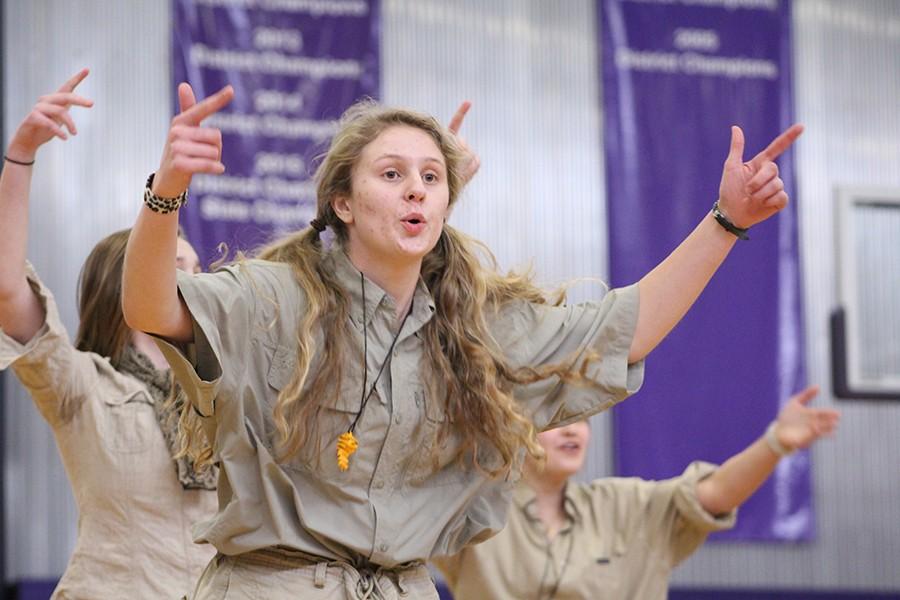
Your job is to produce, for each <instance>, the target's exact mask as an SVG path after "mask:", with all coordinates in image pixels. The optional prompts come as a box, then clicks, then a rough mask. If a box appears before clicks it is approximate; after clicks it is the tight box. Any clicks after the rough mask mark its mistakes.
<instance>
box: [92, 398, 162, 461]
mask: <svg viewBox="0 0 900 600" xmlns="http://www.w3.org/2000/svg"><path fill="white" fill-rule="evenodd" d="M100 413H101V414H100V415H98V417H99V418H98V421H99V425H100V429H101V439H102V441H103V445H104V446H106V447H107V448H108V449H109V450H111V451H113V452H116V453H124V454H133V453H139V452H145V451H147V449H149V448H150V447H151V445H153V443H154V442H160V441H161V440H162V431H161V429H160V427H159V422H158V421H157V418H156V410H155V409H154V407H153V400H152V398H150V396H149V394H147V392H145V391H142V390H139V391H137V392H133V393H131V394H127V395H123V396H119V397H115V398H105V399H104V401H103V403H102V404H101V410H100Z"/></svg>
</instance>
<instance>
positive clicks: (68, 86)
mask: <svg viewBox="0 0 900 600" xmlns="http://www.w3.org/2000/svg"><path fill="white" fill-rule="evenodd" d="M88 73H90V71H89V70H88V69H82V70H80V71H78V72H77V73H75V74H74V75H72V77H70V78H69V80H68V81H66V82H65V83H64V84H62V85H61V86H60V87H59V90H58V91H60V92H71V91H73V90H74V89H75V88H76V87H78V84H79V83H81V82H82V81H84V78H85V77H87V76H88Z"/></svg>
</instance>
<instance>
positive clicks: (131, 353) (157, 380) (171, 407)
mask: <svg viewBox="0 0 900 600" xmlns="http://www.w3.org/2000/svg"><path fill="white" fill-rule="evenodd" d="M118 370H119V371H121V372H122V373H127V374H128V375H131V376H132V377H134V378H135V379H138V380H140V381H142V382H143V383H144V384H145V385H146V386H147V390H148V391H149V392H150V396H151V397H152V398H153V409H154V410H155V411H156V420H157V421H158V422H159V428H160V429H162V433H163V437H164V438H165V440H166V446H168V448H169V453H170V454H171V456H172V460H173V461H174V462H175V472H176V474H177V475H178V481H180V482H181V485H182V487H184V489H186V490H214V489H216V479H217V478H218V469H217V468H216V467H214V466H210V467H206V468H203V469H196V468H195V467H194V462H193V461H192V460H191V459H190V458H189V457H187V456H181V457H179V458H175V455H176V454H177V453H178V418H179V416H180V415H181V409H182V407H184V403H185V402H186V401H187V398H186V397H185V395H184V391H183V390H182V389H181V386H179V385H177V384H175V393H174V397H173V398H170V396H171V395H172V385H173V383H174V380H173V377H172V376H171V374H170V372H169V371H168V370H162V371H161V370H159V369H156V368H155V367H154V366H153V363H152V362H150V359H149V358H147V357H146V356H145V355H143V354H141V353H140V352H138V351H137V350H136V349H135V348H134V346H128V347H127V348H126V349H125V352H124V353H123V354H122V359H121V361H119V368H118Z"/></svg>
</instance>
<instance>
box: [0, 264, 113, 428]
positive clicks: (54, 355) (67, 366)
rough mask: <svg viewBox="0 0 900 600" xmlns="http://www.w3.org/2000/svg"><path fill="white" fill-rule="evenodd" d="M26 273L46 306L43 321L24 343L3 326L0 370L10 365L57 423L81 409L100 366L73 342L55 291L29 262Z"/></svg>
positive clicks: (46, 415)
mask: <svg viewBox="0 0 900 600" xmlns="http://www.w3.org/2000/svg"><path fill="white" fill-rule="evenodd" d="M26 276H27V278H28V284H29V285H30V286H31V289H32V290H33V291H34V294H35V296H37V298H38V301H39V302H40V303H41V306H42V307H43V309H44V314H45V317H44V323H43V325H41V328H40V329H38V331H37V333H35V334H34V336H33V337H32V338H31V339H30V340H28V342H26V343H25V344H21V343H19V342H18V341H16V340H14V339H13V338H11V337H10V336H8V335H7V334H6V333H5V332H4V331H3V330H2V329H0V370H4V369H7V368H9V367H10V366H11V367H12V369H13V371H14V372H15V373H16V377H18V378H19V381H20V382H21V383H22V385H23V386H24V387H25V389H26V390H28V393H29V394H30V395H31V398H32V400H33V401H34V403H35V405H36V406H37V408H38V411H40V413H41V416H43V417H44V419H46V420H47V422H48V423H50V425H52V426H56V425H59V424H61V423H63V422H66V421H68V419H69V418H70V417H71V416H72V415H73V414H74V413H75V411H77V410H78V407H79V406H80V404H81V403H82V402H83V401H84V398H85V397H86V395H87V394H88V393H89V392H90V391H91V389H92V388H93V386H94V385H95V384H96V380H97V370H96V367H95V365H94V363H93V360H92V359H91V356H90V355H89V354H88V353H86V352H79V351H78V350H76V349H75V347H74V346H73V345H72V342H71V341H70V340H69V334H68V333H67V332H66V328H65V327H64V326H63V324H62V321H61V320H60V317H59V310H58V308H57V306H56V300H55V299H54V298H53V294H52V293H51V292H50V290H49V289H47V287H46V286H44V284H43V283H42V282H41V280H40V278H39V277H38V276H37V274H36V273H35V272H34V269H33V268H32V267H31V265H30V264H26Z"/></svg>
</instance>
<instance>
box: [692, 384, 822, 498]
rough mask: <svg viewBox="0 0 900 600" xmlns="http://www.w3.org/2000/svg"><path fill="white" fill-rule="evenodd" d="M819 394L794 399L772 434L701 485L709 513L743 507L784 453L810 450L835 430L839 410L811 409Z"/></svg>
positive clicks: (814, 391)
mask: <svg viewBox="0 0 900 600" xmlns="http://www.w3.org/2000/svg"><path fill="white" fill-rule="evenodd" d="M818 393H819V388H818V387H816V386H810V387H808V388H806V389H805V390H803V391H802V392H800V393H798V394H796V395H795V396H792V397H791V399H790V401H789V402H788V403H787V404H785V406H784V408H782V409H781V412H780V413H778V419H777V420H776V421H775V423H774V425H773V428H772V433H768V432H767V433H766V434H765V435H763V436H760V437H759V438H758V439H757V440H756V441H755V442H753V443H752V444H750V446H748V447H747V448H746V449H744V450H743V451H741V452H740V453H738V454H735V455H734V456H732V457H731V458H729V459H728V460H727V461H725V463H724V464H723V465H722V466H721V467H719V468H718V469H716V470H715V471H714V472H713V474H712V475H710V476H709V477H707V478H706V479H703V480H702V481H700V482H699V483H698V484H697V499H698V500H699V501H700V504H701V505H702V506H703V508H704V509H706V511H707V512H709V513H710V514H713V515H720V514H725V513H727V512H730V511H731V510H733V509H734V508H736V507H738V506H740V505H741V504H743V503H744V501H745V500H746V499H747V498H749V497H750V496H751V495H752V494H753V492H755V491H756V490H758V489H759V487H760V486H761V485H762V484H763V483H765V481H766V479H768V478H769V475H771V474H772V471H774V470H775V465H777V464H778V461H779V460H780V459H781V457H782V454H781V451H788V452H790V451H793V450H797V449H799V448H806V447H808V446H809V445H810V444H812V443H813V442H815V441H816V440H818V439H819V438H820V437H822V436H824V435H828V434H830V433H832V432H833V431H834V429H835V428H836V427H837V424H838V420H839V419H840V414H839V413H838V412H837V411H834V410H828V409H823V408H809V407H808V406H807V404H808V403H809V402H810V400H812V399H813V398H814V397H815V396H816V395H817V394H818ZM767 437H774V439H770V440H767V439H766V438H767Z"/></svg>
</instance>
